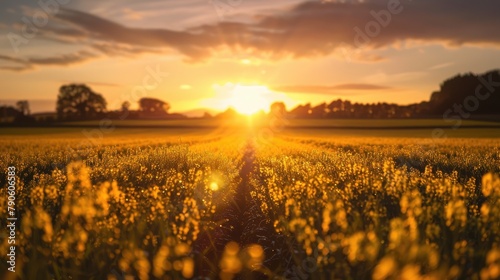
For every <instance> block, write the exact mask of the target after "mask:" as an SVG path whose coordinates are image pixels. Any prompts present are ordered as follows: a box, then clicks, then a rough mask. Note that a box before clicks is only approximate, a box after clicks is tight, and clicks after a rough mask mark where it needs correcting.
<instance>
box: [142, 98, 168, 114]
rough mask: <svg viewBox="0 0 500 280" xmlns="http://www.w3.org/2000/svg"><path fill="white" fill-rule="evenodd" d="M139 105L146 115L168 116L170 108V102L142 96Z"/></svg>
mask: <svg viewBox="0 0 500 280" xmlns="http://www.w3.org/2000/svg"><path fill="white" fill-rule="evenodd" d="M139 107H140V110H141V112H143V114H144V115H146V116H166V115H167V114H168V110H170V104H168V103H167V102H165V101H162V100H159V99H156V98H141V99H140V100H139Z"/></svg>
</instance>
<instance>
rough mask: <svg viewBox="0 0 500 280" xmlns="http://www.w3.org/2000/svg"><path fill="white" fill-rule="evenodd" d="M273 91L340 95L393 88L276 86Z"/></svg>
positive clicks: (371, 86) (365, 85)
mask: <svg viewBox="0 0 500 280" xmlns="http://www.w3.org/2000/svg"><path fill="white" fill-rule="evenodd" d="M271 89H272V90H274V91H278V92H286V93H314V94H338V92H339V91H348V90H357V91H365V90H389V89H392V88H391V87H386V86H380V85H372V84H340V85H334V86H318V85H291V86H274V87H272V88H271Z"/></svg>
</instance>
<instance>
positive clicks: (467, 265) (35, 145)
mask: <svg viewBox="0 0 500 280" xmlns="http://www.w3.org/2000/svg"><path fill="white" fill-rule="evenodd" d="M80 125H81V124H80ZM87 125H94V124H92V123H90V124H87ZM342 125H343V128H342V129H333V128H331V127H330V128H329V129H326V128H323V129H318V128H314V127H313V128H304V127H302V125H301V123H300V122H295V123H294V124H292V125H290V126H291V127H290V128H289V129H285V130H283V131H281V130H280V131H272V133H271V134H268V135H267V136H266V137H262V134H259V132H260V129H261V128H254V129H253V130H252V129H246V128H245V127H241V128H240V129H234V128H233V129H232V130H231V129H228V128H226V129H210V126H207V127H206V128H204V129H200V128H196V126H193V127H190V128H189V127H188V128H186V127H184V128H180V125H179V127H178V128H173V127H171V128H170V129H169V128H166V127H163V126H160V127H157V128H154V129H153V128H149V129H141V128H132V127H129V126H132V125H123V127H128V128H117V129H116V130H114V131H112V132H110V133H104V132H103V133H102V134H95V133H94V134H92V135H93V137H92V138H88V137H87V138H85V137H83V136H82V130H85V129H89V127H87V126H85V127H83V128H82V127H80V128H78V127H59V128H50V129H46V128H30V129H22V128H2V129H1V130H0V133H1V134H2V138H1V139H0V143H1V146H0V165H1V169H2V170H5V176H2V177H0V184H1V185H2V186H7V185H8V184H10V183H9V182H11V181H10V180H9V179H8V178H9V176H11V177H13V178H15V187H16V190H15V200H10V199H9V194H8V193H7V188H2V193H1V196H0V213H1V216H2V221H1V226H2V228H4V229H5V228H7V218H6V217H9V215H10V213H9V212H8V210H9V209H8V206H12V207H13V208H15V217H17V218H18V219H17V221H16V226H17V228H16V235H15V241H16V243H15V254H16V255H15V256H16V258H15V261H16V266H15V269H16V274H9V273H5V274H4V272H5V271H7V261H9V257H8V256H7V255H6V254H5V253H4V252H9V250H10V246H12V245H11V244H9V242H8V241H9V239H8V237H9V232H7V231H6V230H2V231H1V232H0V251H1V252H2V257H1V258H0V259H1V260H2V262H1V265H0V268H1V269H2V272H1V274H0V276H1V277H2V278H3V279H9V278H8V277H11V278H10V279H16V278H15V276H14V278H12V275H17V276H18V277H19V278H21V279H186V278H188V279H217V278H220V279H302V280H304V279H498V278H499V277H500V200H499V199H500V178H499V176H498V174H500V142H499V141H498V138H496V137H499V136H500V133H499V130H500V129H498V128H494V127H490V126H495V125H496V124H495V123H487V122H484V123H483V122H481V123H479V122H470V123H464V127H463V128H461V129H458V130H453V129H451V128H447V129H445V131H446V135H447V137H446V138H445V137H442V138H439V139H434V138H432V137H431V135H432V134H431V131H432V128H434V127H447V126H446V125H443V124H442V123H437V122H433V121H424V122H422V121H420V122H419V125H415V124H414V125H413V127H412V128H408V129H395V128H394V127H399V126H400V124H398V123H397V122H392V123H390V122H389V123H387V122H384V123H373V125H372V126H370V127H372V128H375V129H367V127H366V126H365V125H361V124H359V123H356V122H355V121H354V122H350V123H348V122H344V123H342ZM447 125H448V127H449V124H447ZM318 126H326V125H324V124H321V123H319V124H318ZM391 126H392V128H391ZM415 126H416V127H417V128H415ZM482 126H486V127H482ZM377 127H378V128H377ZM259 135H260V136H259ZM10 166H12V167H15V171H12V170H13V169H12V170H10V169H9V167H10ZM8 172H13V173H10V174H9V173H8ZM10 201H14V203H15V204H12V205H11V204H9V203H10Z"/></svg>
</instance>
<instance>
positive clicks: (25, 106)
mask: <svg viewBox="0 0 500 280" xmlns="http://www.w3.org/2000/svg"><path fill="white" fill-rule="evenodd" d="M16 107H17V110H19V112H21V114H23V116H29V115H30V104H29V102H28V100H20V101H17V103H16Z"/></svg>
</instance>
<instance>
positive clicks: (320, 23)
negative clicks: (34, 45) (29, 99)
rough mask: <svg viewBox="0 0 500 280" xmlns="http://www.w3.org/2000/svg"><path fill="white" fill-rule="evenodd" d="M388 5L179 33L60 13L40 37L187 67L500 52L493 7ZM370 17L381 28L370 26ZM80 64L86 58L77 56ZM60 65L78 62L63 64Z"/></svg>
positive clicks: (311, 8) (289, 14) (317, 6)
mask: <svg viewBox="0 0 500 280" xmlns="http://www.w3.org/2000/svg"><path fill="white" fill-rule="evenodd" d="M395 1H397V0H366V1H362V2H358V1H342V2H344V3H342V2H341V1H331V2H326V3H322V2H321V1H319V0H318V1H311V2H305V3H302V4H299V5H296V6H294V7H292V8H290V9H288V10H286V11H274V12H272V13H267V14H265V15H255V17H254V19H255V21H254V22H252V23H249V22H245V23H243V22H224V21H222V22H217V23H214V24H210V25H202V26H197V27H193V28H190V29H187V30H184V31H174V30H169V29H164V28H163V29H162V28H157V29H153V28H134V27H127V26H124V25H121V24H118V23H116V22H113V21H111V20H108V19H104V18H101V17H98V16H95V15H92V14H89V13H86V12H83V11H76V10H68V9H64V10H61V12H59V13H58V14H57V15H56V20H55V22H56V23H57V24H58V25H60V26H51V27H50V28H49V29H48V31H47V33H44V34H45V35H44V36H45V37H46V39H52V40H57V37H59V38H60V41H64V42H76V43H75V44H79V45H82V44H83V45H85V46H87V47H90V48H92V49H93V51H95V52H97V53H102V54H105V55H119V56H127V55H133V54H138V53H165V52H168V51H172V50H174V51H176V52H178V53H180V54H182V55H183V56H184V57H185V58H186V59H187V60H188V61H195V62H196V61H203V60H206V59H208V58H210V57H212V56H215V55H216V54H217V53H218V52H220V51H221V50H229V51H234V52H245V55H254V56H257V57H261V58H267V59H280V58H284V57H291V58H310V57H317V56H326V55H331V54H334V53H335V54H337V55H340V56H344V57H347V58H349V59H356V60H365V61H372V62H377V61H380V60H382V59H383V57H380V56H378V55H376V54H373V53H369V51H370V50H373V49H379V48H384V47H388V46H394V45H396V44H400V43H402V42H407V41H417V42H425V43H429V42H431V43H439V44H443V45H454V46H460V45H463V44H475V45H483V44H488V45H494V46H498V45H500V32H499V31H498V26H500V17H498V11H499V10H500V2H499V1H469V0H441V1H435V0H418V1H411V0H400V1H399V2H395ZM388 3H396V4H395V5H396V6H397V7H398V10H401V11H400V13H398V14H390V13H389V12H388V8H387V7H388ZM397 3H399V4H397ZM239 12H244V11H239ZM374 15H379V16H380V17H381V18H382V19H383V20H381V21H386V22H383V24H380V23H377V20H376V19H375V17H376V16H374ZM387 16H390V21H388V17H387ZM386 23H387V24H386ZM382 25H385V26H382ZM356 28H359V29H356ZM366 28H368V31H367V29H366ZM356 30H361V32H362V33H363V34H364V35H359V34H358V33H359V31H356ZM47 34H49V35H50V36H49V35H47ZM80 57H81V58H82V59H88V58H89V57H85V56H83V57H82V54H80ZM62 60H65V61H68V62H69V61H74V62H79V61H80V60H79V59H76V58H73V59H71V58H68V57H66V58H63V59H62ZM62 65H65V64H62Z"/></svg>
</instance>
